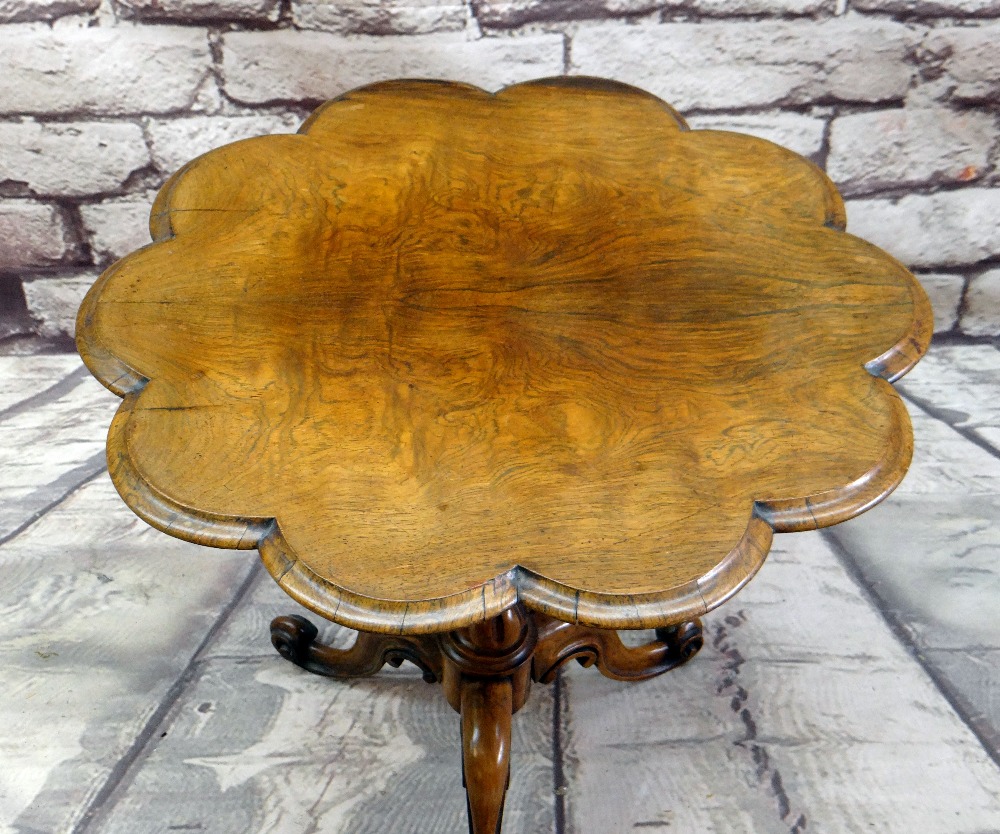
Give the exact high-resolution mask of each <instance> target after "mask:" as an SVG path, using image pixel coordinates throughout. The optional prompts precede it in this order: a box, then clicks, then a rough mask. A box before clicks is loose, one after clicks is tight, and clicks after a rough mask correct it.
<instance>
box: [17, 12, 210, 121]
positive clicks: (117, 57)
mask: <svg viewBox="0 0 1000 834" xmlns="http://www.w3.org/2000/svg"><path fill="white" fill-rule="evenodd" d="M210 64H211V53H210V51H209V47H208V36H207V33H206V31H205V30H204V29H197V28H182V27H177V26H149V27H142V28H136V27H133V26H116V27H114V28H100V27H94V28H56V29H36V28H34V27H31V26H17V27H10V29H9V30H8V31H6V32H5V33H4V48H3V49H2V50H0V112H4V113H45V114H53V113H95V114H101V115H125V114H129V113H169V112H172V111H176V110H184V109H186V108H187V107H188V106H189V104H190V103H191V101H192V99H193V97H194V96H195V93H196V91H197V89H198V86H199V84H200V82H201V80H202V79H203V78H204V77H205V76H206V75H207V74H208V72H209V66H210Z"/></svg>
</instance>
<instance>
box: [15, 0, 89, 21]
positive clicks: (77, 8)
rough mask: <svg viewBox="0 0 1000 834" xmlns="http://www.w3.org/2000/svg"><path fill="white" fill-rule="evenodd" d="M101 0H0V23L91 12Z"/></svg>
mask: <svg viewBox="0 0 1000 834" xmlns="http://www.w3.org/2000/svg"><path fill="white" fill-rule="evenodd" d="M99 5H101V0H0V23H23V22H27V21H31V20H55V19H56V18H57V17H63V16H64V15H68V14H80V13H82V12H92V11H94V9H96V8H97V7H98V6H99Z"/></svg>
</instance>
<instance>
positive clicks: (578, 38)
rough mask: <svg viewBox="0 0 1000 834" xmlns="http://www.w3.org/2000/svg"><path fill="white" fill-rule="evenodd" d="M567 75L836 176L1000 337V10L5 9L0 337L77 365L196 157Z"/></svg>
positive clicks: (988, 3) (594, 1)
mask: <svg viewBox="0 0 1000 834" xmlns="http://www.w3.org/2000/svg"><path fill="white" fill-rule="evenodd" d="M562 73H571V74H587V75H599V76H606V77H611V78H616V79H619V80H621V81H626V82H630V83H633V84H637V85H639V86H641V87H644V88H646V89H648V90H650V91H652V92H654V93H656V94H658V95H660V96H662V97H664V98H666V99H667V100H668V101H670V102H672V103H673V104H674V105H675V106H677V107H678V108H679V109H680V110H681V111H682V112H684V113H685V114H686V115H687V116H688V117H689V121H690V122H691V124H692V126H693V127H695V128H702V127H721V128H728V129H733V130H740V131H743V132H746V133H753V134H757V135H761V136H764V137H766V138H768V139H772V140H774V141H777V142H779V143H781V144H784V145H786V146H788V147H790V148H792V149H794V150H796V151H798V152H799V153H802V154H805V155H807V156H809V157H811V158H812V159H814V160H816V161H817V162H818V163H819V164H821V165H823V166H825V167H826V169H827V171H828V172H829V173H830V176H831V177H833V179H834V180H835V181H836V182H837V184H838V185H839V186H840V187H841V189H842V191H843V193H844V194H845V196H846V197H847V198H848V214H849V228H850V230H851V231H854V232H856V233H857V234H860V235H862V236H864V237H867V238H869V239H871V240H873V241H874V242H875V243H877V244H879V245H881V246H883V247H884V248H885V249H887V250H889V251H890V252H892V253H893V254H895V255H896V256H897V257H899V258H900V259H901V260H902V261H903V262H904V263H906V264H907V265H909V266H910V267H911V268H913V269H914V270H915V271H916V272H917V273H918V275H919V276H920V278H921V280H922V281H923V282H924V284H925V286H926V287H927V289H928V291H929V293H930V295H931V298H932V300H933V302H934V304H935V310H936V318H937V330H938V331H939V332H946V333H951V334H957V335H961V334H964V335H966V336H972V337H990V338H992V337H997V336H1000V173H998V170H997V166H998V157H1000V0H0V340H3V339H5V338H17V337H19V336H27V335H31V334H34V335H42V336H46V337H50V338H54V339H56V340H59V339H62V342H61V344H63V345H65V346H67V347H68V345H69V342H68V339H67V338H66V337H67V336H68V335H70V334H71V333H72V326H73V322H72V320H73V314H74V312H75V309H76V306H77V304H78V303H79V300H80V298H81V297H82V294H83V292H84V291H85V290H86V288H87V286H89V284H90V282H91V281H92V280H93V279H94V278H95V277H96V276H97V274H99V272H100V270H101V269H102V268H103V267H104V266H106V265H107V264H108V263H110V262H111V261H112V260H114V259H115V258H117V257H119V256H121V255H123V254H125V253H126V252H128V251H130V250H131V249H134V248H136V247H137V246H140V245H142V244H143V243H145V242H147V233H146V215H147V213H148V211H149V205H150V202H151V200H152V196H153V194H154V193H155V191H156V188H157V187H158V186H159V185H160V184H161V183H162V182H163V181H164V179H165V178H166V177H167V176H168V175H169V174H170V173H171V172H172V171H174V170H175V169H176V168H177V167H178V166H179V165H181V164H182V163H183V162H185V161H187V160H188V159H190V158H191V157H193V156H195V155H197V154H199V153H202V152H204V151H207V150H209V149H210V148H212V147H216V146H218V145H220V144H224V143H226V142H231V141H234V140H236V139H241V138H244V137H248V136H254V135H258V134H262V133H273V132H288V131H292V130H294V129H295V128H296V127H297V125H298V123H299V122H300V121H301V120H302V119H303V118H304V117H305V116H306V115H307V114H308V113H309V111H310V110H311V108H312V107H313V106H315V105H316V104H317V103H318V102H320V101H322V100H324V99H326V98H330V97H332V96H335V95H337V94H339V93H341V92H343V91H344V90H347V89H350V88H351V87H354V86H357V85H360V84H365V83H368V82H371V81H375V80H379V79H384V78H392V77H400V76H410V77H413V76H422V77H433V78H452V79H457V80H462V81H468V82H471V83H473V84H477V85H479V86H482V87H486V88H491V89H496V88H498V87H501V86H503V85H505V84H510V83H513V82H516V81H521V80H525V79H529V78H537V77H541V76H547V75H559V74H562Z"/></svg>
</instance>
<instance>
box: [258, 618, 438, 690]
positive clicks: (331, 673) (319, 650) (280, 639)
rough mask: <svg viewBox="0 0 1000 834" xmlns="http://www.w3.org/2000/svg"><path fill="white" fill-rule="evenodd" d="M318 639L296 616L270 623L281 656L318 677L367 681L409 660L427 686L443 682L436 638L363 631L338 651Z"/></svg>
mask: <svg viewBox="0 0 1000 834" xmlns="http://www.w3.org/2000/svg"><path fill="white" fill-rule="evenodd" d="M318 635H319V632H318V631H317V629H316V626H314V625H313V624H312V623H311V622H309V620H307V619H306V618H305V617H300V616H298V615H295V614H293V615H290V616H287V617H275V618H274V619H273V620H272V621H271V643H272V644H273V645H274V647H275V648H276V649H277V650H278V653H279V654H280V655H281V656H282V657H284V658H285V659H286V660H290V661H291V662H292V663H294V664H295V665H296V666H301V667H302V668H303V669H305V670H306V671H309V672H312V673H314V674H316V675H325V676H326V677H331V678H357V677H365V676H367V675H374V674H375V673H376V672H378V671H379V670H380V669H381V668H382V667H383V666H384V665H385V664H386V663H388V664H389V665H390V666H394V667H398V666H399V665H400V664H401V663H402V662H403V661H404V660H408V661H410V663H413V664H414V665H415V666H418V667H419V668H420V670H421V672H423V675H424V680H425V681H427V682H428V683H435V682H437V681H439V680H440V679H441V650H440V649H439V648H438V643H437V640H436V639H434V638H429V637H406V636H402V635H397V634H371V633H369V632H365V631H361V632H358V636H357V639H356V640H355V641H354V643H353V645H351V646H350V647H348V648H346V649H335V648H333V647H332V646H326V645H324V644H322V643H318V642H316V638H317V636H318Z"/></svg>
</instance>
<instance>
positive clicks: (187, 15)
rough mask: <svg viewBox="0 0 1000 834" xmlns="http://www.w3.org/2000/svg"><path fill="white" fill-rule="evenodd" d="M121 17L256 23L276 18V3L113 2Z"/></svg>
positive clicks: (208, 0) (239, 0) (209, 0)
mask: <svg viewBox="0 0 1000 834" xmlns="http://www.w3.org/2000/svg"><path fill="white" fill-rule="evenodd" d="M115 7H116V8H117V9H118V10H119V11H120V13H121V14H122V16H123V17H129V18H135V19H139V20H177V21H185V22H187V21H191V20H206V21H207V20H257V21H269V22H272V23H273V22H274V21H276V20H277V19H278V13H279V11H280V4H279V2H278V0H117V3H116V4H115Z"/></svg>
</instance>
